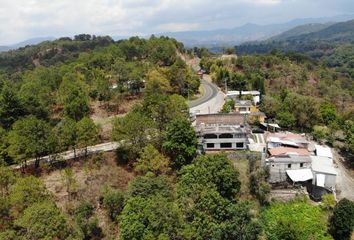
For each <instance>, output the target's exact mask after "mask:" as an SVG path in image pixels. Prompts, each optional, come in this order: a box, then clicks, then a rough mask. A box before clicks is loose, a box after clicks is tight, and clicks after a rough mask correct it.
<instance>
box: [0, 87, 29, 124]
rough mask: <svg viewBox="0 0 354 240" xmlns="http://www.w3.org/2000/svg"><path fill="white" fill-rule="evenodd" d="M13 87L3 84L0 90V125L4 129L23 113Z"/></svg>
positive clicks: (23, 110)
mask: <svg viewBox="0 0 354 240" xmlns="http://www.w3.org/2000/svg"><path fill="white" fill-rule="evenodd" d="M14 88H15V86H10V85H8V84H5V86H3V87H2V89H1V92H0V126H2V127H4V128H6V129H7V128H10V127H11V125H12V124H13V123H14V122H16V121H17V120H18V119H19V118H20V117H22V116H24V115H25V108H24V106H23V103H22V101H21V99H20V98H19V96H18V94H17V92H15V90H14Z"/></svg>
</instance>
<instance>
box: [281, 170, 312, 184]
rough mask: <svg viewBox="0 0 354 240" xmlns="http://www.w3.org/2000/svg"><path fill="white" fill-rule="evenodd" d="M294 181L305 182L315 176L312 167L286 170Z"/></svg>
mask: <svg viewBox="0 0 354 240" xmlns="http://www.w3.org/2000/svg"><path fill="white" fill-rule="evenodd" d="M286 173H287V174H288V176H289V177H290V179H291V180H292V181H293V182H305V181H307V180H310V179H312V178H313V175H312V172H311V169H296V170H286Z"/></svg>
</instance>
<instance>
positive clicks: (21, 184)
mask: <svg viewBox="0 0 354 240" xmlns="http://www.w3.org/2000/svg"><path fill="white" fill-rule="evenodd" d="M47 198H48V194H47V190H46V188H45V186H44V184H43V182H42V181H41V180H40V179H39V178H36V177H33V176H29V177H24V178H17V179H16V182H15V184H14V185H13V186H12V188H11V194H10V202H11V205H12V207H13V208H14V210H16V211H17V212H22V211H23V210H24V209H26V208H27V207H29V206H30V205H32V204H34V203H39V202H43V201H44V200H46V199H47Z"/></svg>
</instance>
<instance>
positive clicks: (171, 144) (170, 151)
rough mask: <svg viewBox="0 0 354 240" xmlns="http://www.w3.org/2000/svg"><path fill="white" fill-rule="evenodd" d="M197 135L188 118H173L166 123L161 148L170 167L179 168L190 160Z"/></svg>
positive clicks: (196, 142) (192, 156) (194, 150)
mask: <svg viewBox="0 0 354 240" xmlns="http://www.w3.org/2000/svg"><path fill="white" fill-rule="evenodd" d="M197 144H198V141H197V136H196V134H195V131H194V129H193V127H192V126H191V123H190V121H189V120H187V119H184V118H175V119H174V120H172V121H171V123H169V124H168V125H167V130H166V137H165V141H164V143H163V149H164V151H165V152H166V154H167V155H168V156H169V157H170V158H171V164H172V167H173V168H175V169H180V168H181V167H182V166H184V165H187V164H189V163H191V162H192V160H193V158H194V156H195V155H196V150H197Z"/></svg>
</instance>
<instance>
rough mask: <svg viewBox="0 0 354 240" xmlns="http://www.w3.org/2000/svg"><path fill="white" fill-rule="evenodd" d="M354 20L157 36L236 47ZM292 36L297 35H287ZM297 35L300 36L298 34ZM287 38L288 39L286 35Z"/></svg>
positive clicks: (333, 19)
mask: <svg viewBox="0 0 354 240" xmlns="http://www.w3.org/2000/svg"><path fill="white" fill-rule="evenodd" d="M350 19H354V14H352V15H341V16H336V17H324V18H304V19H295V20H292V21H290V22H287V23H280V24H269V25H257V24H252V23H248V24H245V25H243V26H240V27H236V28H232V29H217V30H211V31H185V32H164V33H160V34H156V35H157V36H169V37H173V38H176V39H177V40H178V41H181V42H183V43H184V44H185V45H186V46H189V47H191V46H205V47H214V46H234V45H237V44H241V43H243V42H249V41H262V40H266V39H269V38H271V37H273V36H276V35H279V34H281V33H284V32H286V31H288V30H290V29H293V28H295V27H298V26H301V25H308V26H307V27H301V28H299V29H295V30H292V31H298V32H300V33H309V32H313V31H318V30H320V29H323V28H326V27H328V26H330V25H331V24H334V23H336V22H342V21H348V20H350ZM287 34H288V35H290V36H291V35H292V34H295V33H291V32H290V33H287ZM295 35H298V33H296V34H295ZM285 37H287V36H286V35H285Z"/></svg>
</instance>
